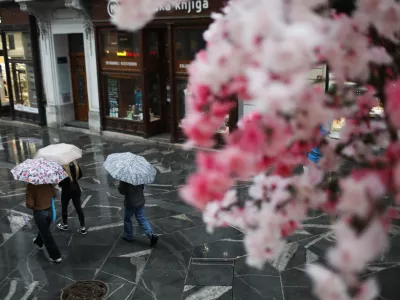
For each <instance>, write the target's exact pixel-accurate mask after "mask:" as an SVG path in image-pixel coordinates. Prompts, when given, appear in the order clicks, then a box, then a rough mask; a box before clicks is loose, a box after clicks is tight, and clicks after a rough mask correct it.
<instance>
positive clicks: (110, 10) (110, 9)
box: [107, 0, 119, 17]
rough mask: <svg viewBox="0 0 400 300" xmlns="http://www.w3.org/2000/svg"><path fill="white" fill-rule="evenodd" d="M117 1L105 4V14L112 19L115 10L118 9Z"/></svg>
mask: <svg viewBox="0 0 400 300" xmlns="http://www.w3.org/2000/svg"><path fill="white" fill-rule="evenodd" d="M118 5H119V1H118V0H110V1H108V4H107V12H108V15H109V16H110V17H114V15H115V9H116V8H117V7H118Z"/></svg>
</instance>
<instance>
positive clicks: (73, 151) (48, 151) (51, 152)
mask: <svg viewBox="0 0 400 300" xmlns="http://www.w3.org/2000/svg"><path fill="white" fill-rule="evenodd" d="M81 157H82V150H81V149H79V148H78V147H76V146H74V145H70V144H53V145H49V146H47V147H44V148H42V149H40V150H39V151H38V152H37V153H36V155H35V158H44V159H47V160H50V161H55V162H57V163H59V164H60V165H67V164H69V163H70V162H72V161H74V160H77V159H79V158H81Z"/></svg>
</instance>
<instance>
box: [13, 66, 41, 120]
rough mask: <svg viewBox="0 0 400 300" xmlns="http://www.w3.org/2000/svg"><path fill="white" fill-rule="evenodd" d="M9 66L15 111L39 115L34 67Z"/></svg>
mask: <svg viewBox="0 0 400 300" xmlns="http://www.w3.org/2000/svg"><path fill="white" fill-rule="evenodd" d="M9 66H10V75H11V88H12V92H13V96H14V109H15V110H19V111H26V112H31V113H38V108H37V96H36V86H35V75H34V70H33V65H32V64H24V63H14V62H12V63H10V64H9Z"/></svg>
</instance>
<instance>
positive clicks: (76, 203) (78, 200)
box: [72, 193, 85, 228]
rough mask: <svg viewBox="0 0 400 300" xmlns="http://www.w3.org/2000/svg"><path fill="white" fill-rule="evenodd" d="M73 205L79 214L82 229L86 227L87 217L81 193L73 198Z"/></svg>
mask: <svg viewBox="0 0 400 300" xmlns="http://www.w3.org/2000/svg"><path fill="white" fill-rule="evenodd" d="M72 204H74V207H75V210H76V213H77V214H78V218H79V222H80V223H81V227H82V228H83V227H85V215H84V214H83V209H82V204H81V195H80V193H79V194H77V195H73V196H72Z"/></svg>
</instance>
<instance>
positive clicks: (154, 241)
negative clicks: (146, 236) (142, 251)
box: [150, 234, 158, 247]
mask: <svg viewBox="0 0 400 300" xmlns="http://www.w3.org/2000/svg"><path fill="white" fill-rule="evenodd" d="M157 242H158V236H156V235H155V234H152V235H151V237H150V247H153V246H155V244H157Z"/></svg>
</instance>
